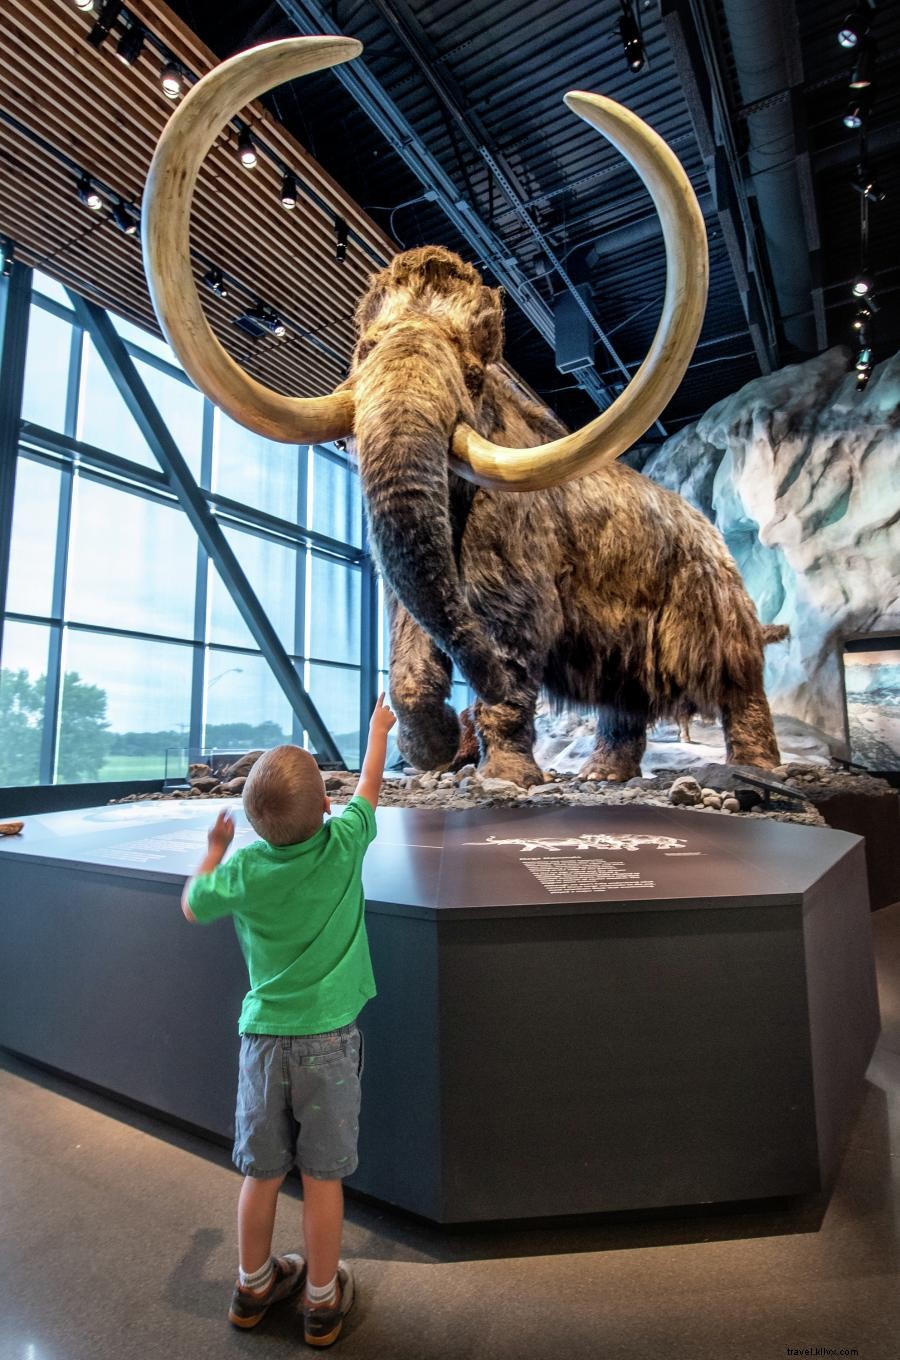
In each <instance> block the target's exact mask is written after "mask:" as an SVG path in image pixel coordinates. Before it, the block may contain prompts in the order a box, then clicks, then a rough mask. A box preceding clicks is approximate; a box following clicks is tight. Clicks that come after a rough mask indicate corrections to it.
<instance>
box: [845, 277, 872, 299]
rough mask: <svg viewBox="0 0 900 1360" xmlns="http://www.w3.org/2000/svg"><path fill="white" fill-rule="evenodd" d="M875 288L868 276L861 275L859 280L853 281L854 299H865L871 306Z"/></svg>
mask: <svg viewBox="0 0 900 1360" xmlns="http://www.w3.org/2000/svg"><path fill="white" fill-rule="evenodd" d="M874 286H875V285H874V284H873V282H872V280H871V278H870V277H869V275H868V274H860V275H859V277H858V278H856V279H854V280H853V288H852V290H851V291H852V293H853V296H854V297H859V298H861V297H864V298H865V299H866V301H867V302H868V303H869V305H870V306H871V293H872V289H873V288H874Z"/></svg>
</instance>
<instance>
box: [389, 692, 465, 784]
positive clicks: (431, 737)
mask: <svg viewBox="0 0 900 1360" xmlns="http://www.w3.org/2000/svg"><path fill="white" fill-rule="evenodd" d="M397 745H398V747H399V748H400V754H401V755H402V757H403V759H404V760H406V761H408V763H409V764H410V765H414V766H415V767H416V769H417V770H438V769H446V767H447V766H448V765H449V764H450V762H451V761H452V760H453V758H454V756H455V755H456V752H457V749H458V747H459V722H458V720H457V717H456V714H455V712H454V711H453V709H452V708H451V707H450V705H449V704H443V705H441V707H440V708H429V709H423V710H416V711H414V712H407V713H403V714H401V715H400V720H399V723H398V725H397Z"/></svg>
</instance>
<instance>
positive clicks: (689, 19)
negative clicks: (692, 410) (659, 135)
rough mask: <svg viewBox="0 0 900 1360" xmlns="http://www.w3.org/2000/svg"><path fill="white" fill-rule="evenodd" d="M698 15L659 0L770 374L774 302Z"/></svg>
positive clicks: (687, 2)
mask: <svg viewBox="0 0 900 1360" xmlns="http://www.w3.org/2000/svg"><path fill="white" fill-rule="evenodd" d="M696 11H697V5H696V3H695V0H661V4H660V16H661V18H662V22H663V26H664V28H665V31H666V36H667V38H668V40H669V47H670V49H671V52H672V57H673V60H674V62H675V66H676V69H677V71H678V76H679V80H680V82H681V87H682V89H683V91H684V96H685V100H686V101H687V106H688V111H689V113H690V117H691V122H692V123H693V126H694V132H695V135H696V137H697V143H698V146H699V148H700V154H701V156H702V158H703V163H704V167H705V169H706V177H707V179H708V181H709V186H710V188H711V190H712V192H713V196H714V199H715V205H716V215H717V216H718V219H719V225H720V227H721V231H722V238H723V240H724V242H725V247H726V249H727V251H728V258H729V261H730V263H731V268H732V271H733V273H734V278H735V283H736V284H737V287H738V291H739V293H740V295H741V302H742V304H743V308H744V315H745V316H746V318H747V328H748V330H749V333H750V339H751V341H752V343H753V348H754V351H755V353H756V358H757V362H758V363H759V367H760V370H761V371H762V372H763V373H771V371H772V369H773V368H776V367H777V366H778V350H777V342H776V331H775V318H774V314H773V309H772V302H771V299H770V297H769V293H768V288H767V286H766V282H765V278H766V275H765V271H764V270H763V268H762V263H761V260H760V258H759V251H758V247H757V243H756V239H755V231H754V228H753V219H752V217H751V214H750V207H749V204H748V202H747V193H746V190H745V188H744V182H743V178H742V176H741V173H740V168H739V164H738V156H737V149H736V147H735V145H734V141H733V138H732V137H731V129H730V124H729V120H728V109H727V102H726V99H725V95H724V91H723V89H722V83H721V77H720V74H719V71H718V66H717V63H716V62H715V59H714V55H713V52H712V49H711V45H710V43H709V41H708V38H709V35H708V32H707V29H706V25H705V21H703V20H702V16H700V21H698V15H697V13H696Z"/></svg>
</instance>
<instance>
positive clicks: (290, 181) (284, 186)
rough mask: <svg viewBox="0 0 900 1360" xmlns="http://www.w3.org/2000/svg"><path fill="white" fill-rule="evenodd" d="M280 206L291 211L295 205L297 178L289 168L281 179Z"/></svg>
mask: <svg viewBox="0 0 900 1360" xmlns="http://www.w3.org/2000/svg"><path fill="white" fill-rule="evenodd" d="M281 206H282V208H287V210H288V211H289V212H292V211H293V210H294V208H296V206H297V180H296V177H295V176H294V175H292V174H291V172H290V170H288V171H287V173H286V174H285V176H284V178H283V179H282V181H281Z"/></svg>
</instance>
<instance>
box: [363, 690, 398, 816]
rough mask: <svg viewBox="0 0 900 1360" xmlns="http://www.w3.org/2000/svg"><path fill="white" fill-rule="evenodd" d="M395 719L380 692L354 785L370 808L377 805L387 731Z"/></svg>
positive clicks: (382, 776) (382, 773) (385, 751)
mask: <svg viewBox="0 0 900 1360" xmlns="http://www.w3.org/2000/svg"><path fill="white" fill-rule="evenodd" d="M396 721H397V718H396V715H395V714H394V713H392V712H391V710H390V709H389V708H388V706H387V704H386V703H385V702H384V693H383V692H382V693H381V694H379V696H378V703H377V704H376V705H375V709H374V712H373V713H372V717H371V719H370V721H369V740H368V744H367V745H366V754H365V756H364V757H363V763H362V769H361V770H360V772H359V783H358V784H357V786H356V794H357V796H358V797H361V798H365V800H366V802H367V803H368V804H369V806H370V807H372V808H375V807H377V806H378V795H379V794H380V792H381V781H382V779H383V778H384V761H385V756H386V755H387V737H388V732H390V730H391V728H392V727H393V726H394V723H395V722H396Z"/></svg>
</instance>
